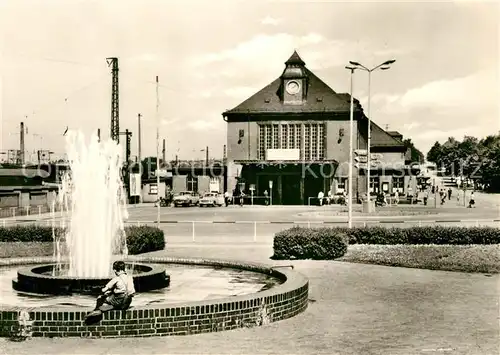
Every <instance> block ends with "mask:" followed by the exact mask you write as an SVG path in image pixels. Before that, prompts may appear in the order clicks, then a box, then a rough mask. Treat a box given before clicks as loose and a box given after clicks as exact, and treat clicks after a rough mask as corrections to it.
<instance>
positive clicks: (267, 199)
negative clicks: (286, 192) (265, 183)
mask: <svg viewBox="0 0 500 355" xmlns="http://www.w3.org/2000/svg"><path fill="white" fill-rule="evenodd" d="M264 204H265V205H266V206H268V205H269V192H267V190H265V191H264Z"/></svg>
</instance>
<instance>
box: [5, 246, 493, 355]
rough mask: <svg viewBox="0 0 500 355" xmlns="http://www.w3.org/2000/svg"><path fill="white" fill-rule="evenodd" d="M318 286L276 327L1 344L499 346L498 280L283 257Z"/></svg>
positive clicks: (119, 347) (210, 251)
mask: <svg viewBox="0 0 500 355" xmlns="http://www.w3.org/2000/svg"><path fill="white" fill-rule="evenodd" d="M153 254H154V255H169V256H192V257H206V258H226V259H238V260H248V261H253V262H264V263H269V262H270V260H269V256H270V255H271V254H272V249H271V248H270V247H261V248H255V247H254V246H243V245H241V246H239V247H238V248H234V249H231V250H230V251H228V249H227V247H225V246H206V245H205V246H198V247H186V248H184V247H176V246H170V247H168V248H167V250H166V251H160V252H155V253H153ZM271 263H272V264H293V265H294V266H295V269H296V270H297V271H299V272H302V273H304V274H305V275H306V276H307V277H308V278H309V280H310V296H309V297H310V304H309V307H308V309H307V310H306V311H305V312H304V313H303V314H299V315H298V316H296V317H293V318H291V319H288V320H285V321H280V322H276V323H272V324H271V325H268V326H264V327H260V328H250V329H240V330H235V331H226V332H221V333H211V334H202V335H194V336H181V337H166V338H140V339H137V338H128V339H127V338H125V339H79V338H77V339H73V338H65V339H63V338H54V339H47V338H34V339H30V340H28V341H26V342H21V343H15V342H10V341H8V340H6V339H0V353H1V354H9V355H10V354H12V355H14V354H16V355H17V354H51V355H52V354H70V353H71V354H384V355H386V354H400V355H403V354H404V355H406V354H471V355H476V354H477V355H480V354H484V355H491V354H496V353H498V348H499V346H500V343H499V340H498V333H499V326H498V323H499V317H498V316H499V312H498V299H499V296H500V293H499V290H498V282H499V281H500V279H499V277H498V275H484V274H463V273H455V272H443V271H429V270H417V269H405V268H395V267H385V266H374V265H358V264H351V263H344V262H336V261H334V262H331V261H293V262H289V261H284V262H278V263H277V262H271Z"/></svg>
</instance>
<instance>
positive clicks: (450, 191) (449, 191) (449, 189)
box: [448, 187, 452, 201]
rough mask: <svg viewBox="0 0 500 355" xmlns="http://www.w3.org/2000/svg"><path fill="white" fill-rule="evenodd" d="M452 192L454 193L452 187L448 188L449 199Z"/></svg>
mask: <svg viewBox="0 0 500 355" xmlns="http://www.w3.org/2000/svg"><path fill="white" fill-rule="evenodd" d="M451 193H452V190H451V187H450V188H448V201H450V200H451Z"/></svg>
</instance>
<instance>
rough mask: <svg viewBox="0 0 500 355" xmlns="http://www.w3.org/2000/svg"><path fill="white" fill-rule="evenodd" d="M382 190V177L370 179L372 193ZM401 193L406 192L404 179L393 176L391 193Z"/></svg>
mask: <svg viewBox="0 0 500 355" xmlns="http://www.w3.org/2000/svg"><path fill="white" fill-rule="evenodd" d="M379 189H380V177H378V176H375V177H370V192H379ZM396 191H397V192H400V193H402V192H403V191H404V178H403V177H402V176H393V177H392V191H391V192H393V193H394V192H396Z"/></svg>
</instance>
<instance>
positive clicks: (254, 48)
mask: <svg viewBox="0 0 500 355" xmlns="http://www.w3.org/2000/svg"><path fill="white" fill-rule="evenodd" d="M323 40H324V38H323V36H321V35H320V34H317V33H309V34H307V35H305V36H293V35H291V34H288V33H278V34H274V35H268V34H258V35H256V36H254V37H252V38H251V39H250V40H248V41H245V42H242V43H239V44H238V45H236V46H235V47H233V48H230V49H226V50H222V51H220V52H215V53H207V54H203V55H201V56H199V57H196V58H193V60H192V62H193V64H194V65H196V66H202V65H207V64H210V63H217V62H223V61H235V62H239V63H247V64H251V66H252V67H259V64H262V65H265V64H267V65H269V63H273V62H275V61H276V60H275V58H280V57H281V58H284V57H286V56H287V55H288V56H290V55H291V54H292V51H293V49H294V48H300V47H304V46H308V45H311V44H315V45H316V44H319V43H321V42H322V41H323ZM270 58H273V59H274V60H270ZM285 60H286V59H285Z"/></svg>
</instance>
